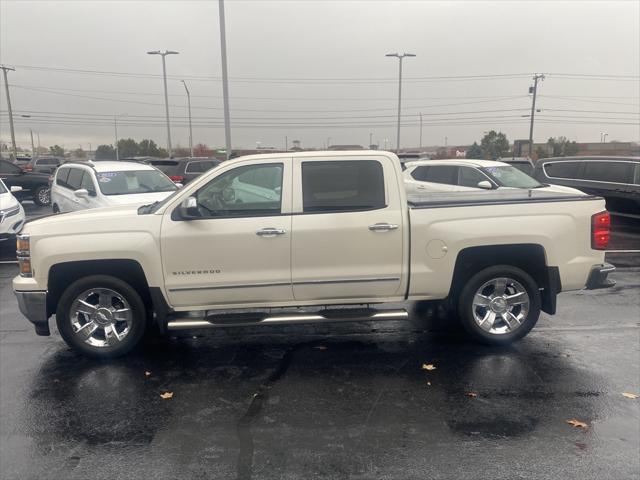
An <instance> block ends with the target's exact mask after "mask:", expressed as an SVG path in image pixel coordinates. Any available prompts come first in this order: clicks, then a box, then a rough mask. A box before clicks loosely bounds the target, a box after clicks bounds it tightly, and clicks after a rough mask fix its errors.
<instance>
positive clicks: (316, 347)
mask: <svg viewBox="0 0 640 480" xmlns="http://www.w3.org/2000/svg"><path fill="white" fill-rule="evenodd" d="M313 348H315V349H316V350H326V349H327V347H325V346H324V345H317V346H315V347H313Z"/></svg>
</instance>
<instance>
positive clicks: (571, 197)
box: [407, 189, 599, 209]
mask: <svg viewBox="0 0 640 480" xmlns="http://www.w3.org/2000/svg"><path fill="white" fill-rule="evenodd" d="M597 199H599V197H596V196H593V195H586V194H582V195H576V194H573V193H560V192H548V191H540V190H535V189H532V190H523V189H513V190H488V191H481V192H431V193H424V194H418V195H417V194H410V195H408V196H407V203H408V205H409V208H412V209H420V208H438V207H462V206H473V205H505V204H520V203H545V202H576V201H584V200H597Z"/></svg>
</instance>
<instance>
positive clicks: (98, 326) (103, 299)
mask: <svg viewBox="0 0 640 480" xmlns="http://www.w3.org/2000/svg"><path fill="white" fill-rule="evenodd" d="M69 321H70V322H71V328H72V330H73V333H74V334H75V335H77V336H78V337H79V338H80V339H81V340H82V341H83V342H85V343H87V344H89V345H91V346H93V347H100V348H101V347H108V346H113V345H116V344H118V343H120V342H122V341H123V340H124V339H125V338H126V337H127V335H129V332H130V331H131V326H132V324H133V315H132V313H131V305H129V302H127V300H126V299H125V298H124V297H123V296H122V295H120V294H119V293H118V292H116V291H114V290H111V289H109V288H92V289H89V290H86V291H84V292H82V293H81V294H80V295H78V296H77V297H76V299H75V300H74V302H73V303H72V304H71V315H69Z"/></svg>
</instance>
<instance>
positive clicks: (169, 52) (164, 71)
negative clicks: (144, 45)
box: [116, 50, 179, 158]
mask: <svg viewBox="0 0 640 480" xmlns="http://www.w3.org/2000/svg"><path fill="white" fill-rule="evenodd" d="M178 53H179V52H174V51H173V50H165V51H164V52H161V51H160V50H154V51H152V52H147V54H149V55H160V56H161V57H162V79H163V80H164V111H165V116H166V118H167V152H169V158H172V157H173V155H172V153H171V127H170V126H169V95H168V94H167V66H166V64H165V60H164V57H166V56H167V55H178ZM116 153H117V150H116Z"/></svg>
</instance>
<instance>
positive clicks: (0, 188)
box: [0, 180, 25, 242]
mask: <svg viewBox="0 0 640 480" xmlns="http://www.w3.org/2000/svg"><path fill="white" fill-rule="evenodd" d="M21 190H22V188H21V187H18V186H15V185H14V186H13V187H11V188H7V186H6V185H5V184H4V182H3V181H2V180H0V242H2V241H5V240H9V239H12V238H15V236H16V234H17V233H18V232H20V229H21V228H22V226H23V225H24V219H25V216H24V209H23V208H22V205H20V202H19V201H18V199H17V198H16V197H14V196H13V194H14V193H18V192H20V191H21Z"/></svg>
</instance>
